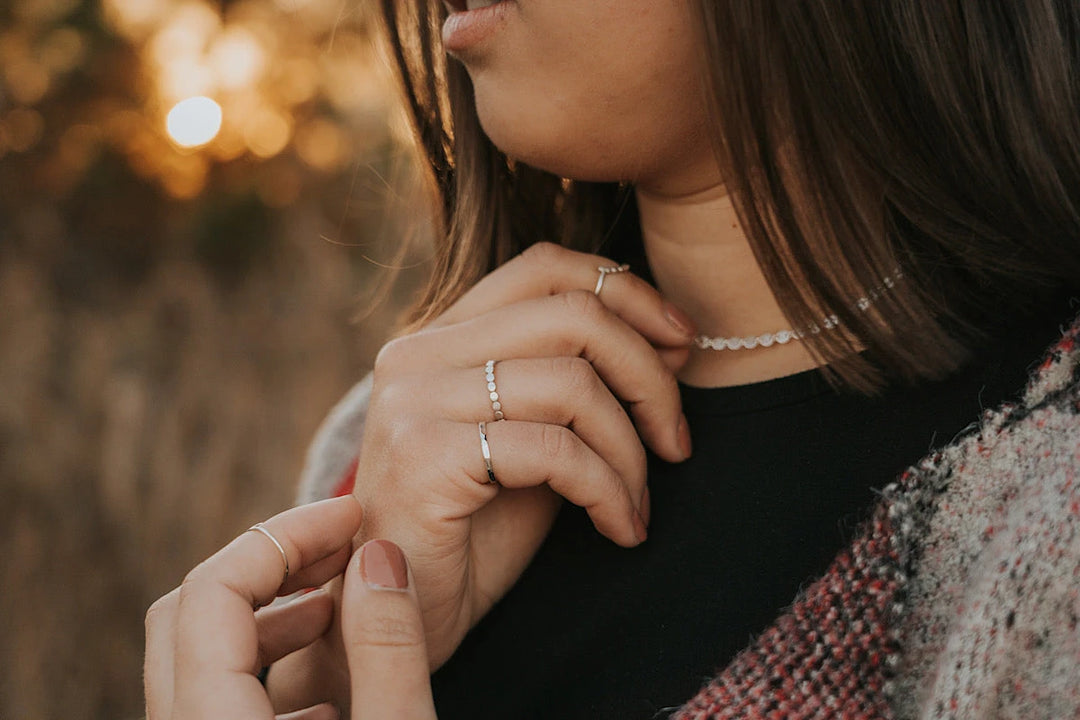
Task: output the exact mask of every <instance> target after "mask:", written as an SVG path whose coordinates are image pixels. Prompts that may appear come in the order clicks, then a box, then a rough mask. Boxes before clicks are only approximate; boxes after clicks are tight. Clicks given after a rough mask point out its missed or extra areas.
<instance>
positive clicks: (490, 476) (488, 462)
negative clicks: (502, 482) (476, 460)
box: [478, 422, 499, 485]
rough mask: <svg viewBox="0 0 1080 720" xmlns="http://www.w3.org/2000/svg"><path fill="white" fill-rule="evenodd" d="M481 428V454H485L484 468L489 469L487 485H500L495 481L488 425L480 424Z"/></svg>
mask: <svg viewBox="0 0 1080 720" xmlns="http://www.w3.org/2000/svg"><path fill="white" fill-rule="evenodd" d="M478 424H479V426H480V452H482V453H484V466H485V467H487V474H488V481H487V482H486V483H484V484H485V485H491V484H492V483H494V484H495V485H499V481H498V480H496V479H495V471H494V470H492V469H491V446H490V445H488V441H487V423H485V422H481V423H478Z"/></svg>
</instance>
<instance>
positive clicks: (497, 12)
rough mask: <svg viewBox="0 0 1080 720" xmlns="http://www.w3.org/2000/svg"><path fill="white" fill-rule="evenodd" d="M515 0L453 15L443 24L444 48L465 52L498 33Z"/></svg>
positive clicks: (502, 0) (449, 50)
mask: <svg viewBox="0 0 1080 720" xmlns="http://www.w3.org/2000/svg"><path fill="white" fill-rule="evenodd" d="M513 4H514V0H501V2H497V3H495V4H494V5H488V6H487V7H482V8H476V9H475V10H465V11H463V12H454V13H451V14H450V15H449V16H448V17H447V18H446V22H445V23H443V28H442V39H443V48H444V49H445V50H446V51H447V52H450V53H460V52H464V51H466V50H468V49H470V48H472V47H475V46H476V45H479V44H480V43H482V42H483V41H484V40H486V39H487V38H489V37H491V36H492V35H493V34H495V32H497V31H498V29H499V26H500V25H501V24H502V23H503V21H504V19H505V17H506V13H507V12H508V11H509V10H510V6H511V5H513Z"/></svg>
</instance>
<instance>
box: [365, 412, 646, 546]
mask: <svg viewBox="0 0 1080 720" xmlns="http://www.w3.org/2000/svg"><path fill="white" fill-rule="evenodd" d="M485 430H486V434H487V439H488V447H489V452H490V455H491V465H492V472H493V473H494V475H495V478H496V480H497V481H498V485H495V484H489V480H488V474H487V467H486V464H485V462H484V457H483V454H482V452H481V441H480V434H479V428H478V427H477V425H476V423H448V422H446V421H443V422H442V423H440V425H439V427H437V428H434V429H433V430H432V431H433V432H438V433H439V435H440V436H442V437H449V438H453V437H457V438H459V439H458V440H456V441H453V442H452V443H449V444H448V446H440V447H439V449H438V450H437V452H438V459H439V461H440V462H442V463H443V464H444V466H445V467H449V468H457V469H458V472H459V474H458V475H454V474H453V473H451V477H452V478H454V480H455V481H454V482H450V483H446V484H437V485H435V486H431V485H430V484H424V485H421V484H419V483H417V484H416V486H415V487H413V486H409V485H402V486H401V487H400V492H402V493H404V494H403V496H402V498H401V502H402V503H403V504H406V503H415V504H417V506H424V507H428V508H431V507H445V508H447V509H449V510H451V511H457V510H458V509H459V508H460V507H461V501H462V498H467V499H469V500H471V501H472V503H473V504H475V505H476V506H477V507H481V506H483V505H486V504H487V503H488V502H491V500H492V499H493V498H494V497H495V496H496V495H498V494H499V485H501V486H502V487H503V488H510V489H517V488H528V487H536V486H539V485H543V484H545V483H546V484H547V485H548V486H549V487H550V488H551V489H552V490H554V491H555V492H556V493H558V494H559V495H561V496H563V497H564V498H566V499H567V500H569V501H570V502H572V503H574V504H575V505H579V506H581V507H583V508H585V509H586V511H587V512H588V514H589V517H590V519H591V520H592V521H593V524H594V525H595V526H596V529H597V530H598V531H599V532H600V533H601V534H602V535H604V536H605V537H607V538H610V539H611V540H612V541H613V542H615V543H617V544H618V545H621V546H623V547H634V546H636V545H639V544H640V543H642V542H643V541H644V540H645V538H646V529H645V523H644V520H643V519H642V517H641V515H640V514H639V513H638V511H637V509H636V508H635V506H634V501H633V499H632V498H631V495H630V491H629V489H628V488H627V486H626V484H625V483H624V482H623V480H622V478H620V477H619V474H618V473H616V472H615V471H614V470H613V469H612V468H611V466H610V465H608V464H607V463H606V462H604V460H603V459H602V458H601V457H600V456H599V455H597V454H596V453H595V452H593V451H592V449H590V448H589V446H587V445H586V444H585V443H584V442H582V440H581V438H579V437H578V436H577V435H575V434H574V433H573V432H572V431H570V430H568V429H567V428H564V427H561V426H559V425H546V424H542V423H531V422H521V421H515V420H501V421H499V422H494V423H487V424H486V427H485ZM418 452H419V453H421V454H420V455H418V457H417V458H416V462H418V463H424V462H427V461H428V458H427V456H425V455H424V454H423V452H424V451H423V450H420V451H418ZM432 452H436V451H432ZM432 461H434V457H433V458H432ZM646 502H647V501H646ZM643 509H644V508H643ZM445 519H447V520H455V519H458V518H457V517H456V516H454V517H447V518H445ZM408 530H409V528H408V527H407V526H405V527H400V528H399V527H396V526H395V522H394V519H393V518H387V519H385V521H384V522H383V524H382V525H381V526H380V532H393V533H396V532H398V531H400V532H401V533H402V535H401V537H406V536H408Z"/></svg>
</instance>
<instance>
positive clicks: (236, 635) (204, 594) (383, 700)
mask: <svg viewBox="0 0 1080 720" xmlns="http://www.w3.org/2000/svg"><path fill="white" fill-rule="evenodd" d="M359 526H360V506H359V504H358V503H357V502H356V501H355V500H354V499H352V498H340V499H337V500H327V501H324V502H320V503H314V504H311V505H306V506H303V507H299V508H295V509H293V510H289V511H287V512H284V513H282V514H280V515H277V516H275V517H273V518H271V519H270V520H268V521H267V522H266V523H264V524H263V527H264V528H265V529H266V531H267V532H268V533H269V536H264V535H263V534H262V533H256V532H246V533H244V534H243V535H241V536H240V537H238V538H236V539H235V540H234V541H233V542H232V543H230V544H229V545H228V546H226V547H225V548H224V549H223V550H221V551H220V552H218V553H217V554H216V555H214V556H213V557H211V558H210V559H209V560H207V561H205V562H204V563H202V564H201V565H199V566H198V567H197V568H195V569H194V570H193V571H192V572H191V573H190V574H189V575H188V576H187V577H186V578H185V579H184V583H183V584H182V585H181V586H180V587H179V588H177V589H176V590H173V591H172V592H171V593H169V594H168V595H166V596H164V597H163V598H161V599H160V600H158V601H157V602H156V603H154V605H153V606H152V607H151V608H150V610H149V612H148V613H147V615H146V666H145V683H146V708H147V717H148V718H149V719H150V720H189V719H193V718H252V719H257V718H273V717H274V711H273V709H272V707H271V704H270V700H269V699H268V698H267V695H266V692H265V690H264V689H263V686H262V685H261V684H260V682H259V679H258V675H257V673H258V671H259V669H260V668H262V667H265V666H267V665H269V664H270V663H272V662H274V661H275V660H277V659H279V658H280V657H282V656H284V655H286V654H288V653H291V652H294V651H296V650H299V649H300V648H303V647H305V646H307V645H308V644H310V643H311V642H312V641H314V640H315V639H316V638H318V637H319V636H321V635H322V634H323V633H324V632H325V631H326V629H327V628H328V627H329V626H330V621H331V617H332V615H333V611H334V605H333V602H332V600H331V598H330V596H329V595H328V594H327V593H326V592H325V591H322V590H318V591H315V592H312V593H309V594H307V595H304V596H302V597H301V598H299V599H297V600H295V601H293V602H291V603H289V604H288V605H284V606H281V607H268V608H264V609H262V610H258V609H257V608H259V607H260V606H262V605H265V604H266V603H268V602H270V601H271V600H273V599H274V597H276V596H277V595H279V594H285V593H289V592H293V591H295V590H298V589H301V588H305V587H310V586H312V585H319V584H322V583H324V582H326V581H327V580H328V579H330V578H331V577H333V576H335V575H337V574H339V573H341V572H342V571H343V570H344V571H345V574H344V580H343V587H344V595H343V597H344V611H343V614H342V617H341V622H340V626H341V628H342V635H343V639H344V647H345V653H346V659H347V666H348V677H349V680H348V682H349V688H350V690H351V696H352V698H353V699H354V702H353V703H352V715H351V717H352V718H353V720H362V719H365V718H372V717H387V718H432V719H433V718H435V709H434V705H433V703H432V699H431V683H430V680H429V676H428V660H427V650H426V648H425V645H424V629H423V623H422V620H421V617H420V608H419V603H418V601H417V597H416V591H415V589H414V587H415V584H414V583H412V582H410V579H411V573H410V572H409V569H408V564H407V563H406V561H405V557H404V555H403V554H402V553H401V550H400V549H398V548H397V547H396V546H395V545H393V544H392V543H389V542H386V541H383V540H373V541H371V542H368V543H366V544H365V545H364V546H363V547H361V548H360V549H359V550H358V551H357V552H356V554H355V555H353V556H352V559H351V560H350V540H351V538H352V537H353V535H354V534H355V532H356V530H357V529H358V528H359ZM271 536H272V537H273V538H274V540H276V541H277V543H275V542H274V540H271V539H270V537H271ZM278 545H280V549H279V547H278ZM283 555H284V557H283ZM283 568H287V569H286V571H285V573H284V574H285V576H286V577H285V580H284V582H283V581H282V576H283ZM279 717H282V718H289V719H290V720H300V719H303V720H332V719H333V718H337V717H339V713H338V710H337V709H336V708H335V707H334V706H333V705H330V704H328V703H322V704H318V705H313V706H311V707H307V708H304V709H301V710H299V711H297V712H294V713H290V714H288V715H285V716H279Z"/></svg>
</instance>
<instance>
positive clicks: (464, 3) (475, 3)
mask: <svg viewBox="0 0 1080 720" xmlns="http://www.w3.org/2000/svg"><path fill="white" fill-rule="evenodd" d="M443 2H444V4H445V5H446V7H447V9H448V10H450V12H452V13H455V12H468V11H469V10H477V9H479V8H484V7H487V6H488V5H497V4H498V3H500V2H503V0H443Z"/></svg>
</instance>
